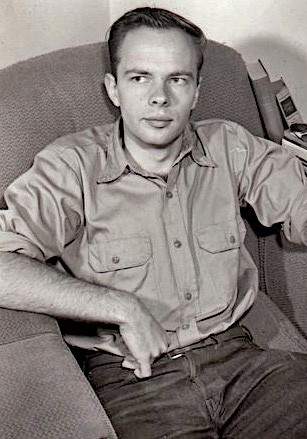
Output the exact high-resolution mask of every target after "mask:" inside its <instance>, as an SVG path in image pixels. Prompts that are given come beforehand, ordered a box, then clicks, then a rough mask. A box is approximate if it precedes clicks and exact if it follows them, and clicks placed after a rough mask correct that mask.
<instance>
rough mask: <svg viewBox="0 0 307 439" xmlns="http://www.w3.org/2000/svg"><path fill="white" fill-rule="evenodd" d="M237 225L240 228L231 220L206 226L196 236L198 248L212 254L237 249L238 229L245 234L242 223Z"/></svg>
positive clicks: (238, 245)
mask: <svg viewBox="0 0 307 439" xmlns="http://www.w3.org/2000/svg"><path fill="white" fill-rule="evenodd" d="M239 224H241V227H240V228H239V227H238V223H237V221H236V220H231V221H225V222H222V223H218V224H211V225H210V226H207V227H206V228H204V229H203V230H201V231H200V232H199V233H198V234H197V241H198V245H199V247H200V248H201V249H203V250H206V251H207V252H209V253H213V254H215V253H220V252H225V251H227V250H232V249H236V248H239V247H240V241H241V237H240V229H242V230H241V231H242V233H243V234H244V233H245V226H244V223H243V221H242V223H241V222H240V223H239Z"/></svg>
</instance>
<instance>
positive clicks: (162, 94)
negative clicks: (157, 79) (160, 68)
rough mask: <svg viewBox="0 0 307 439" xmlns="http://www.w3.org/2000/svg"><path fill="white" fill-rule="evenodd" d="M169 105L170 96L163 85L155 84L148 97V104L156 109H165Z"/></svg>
mask: <svg viewBox="0 0 307 439" xmlns="http://www.w3.org/2000/svg"><path fill="white" fill-rule="evenodd" d="M169 103H170V96H169V93H168V90H167V86H166V84H165V83H163V82H161V83H159V84H155V87H154V89H153V90H152V92H151V94H150V97H149V104H150V105H152V106H156V107H167V106H168V105H169Z"/></svg>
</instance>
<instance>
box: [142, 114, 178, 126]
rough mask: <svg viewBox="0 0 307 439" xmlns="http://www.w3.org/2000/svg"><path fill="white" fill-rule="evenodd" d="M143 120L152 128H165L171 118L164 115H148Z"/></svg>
mask: <svg viewBox="0 0 307 439" xmlns="http://www.w3.org/2000/svg"><path fill="white" fill-rule="evenodd" d="M144 120H145V122H146V123H147V124H148V125H150V126H151V127H153V128H165V127H167V126H168V125H169V124H170V123H171V122H172V120H173V119H170V118H166V117H149V118H145V119H144Z"/></svg>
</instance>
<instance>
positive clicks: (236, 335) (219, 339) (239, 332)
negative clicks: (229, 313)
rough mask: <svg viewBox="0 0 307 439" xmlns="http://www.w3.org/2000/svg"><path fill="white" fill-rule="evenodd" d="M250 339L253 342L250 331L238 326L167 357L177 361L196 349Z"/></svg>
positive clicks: (174, 351) (177, 350)
mask: <svg viewBox="0 0 307 439" xmlns="http://www.w3.org/2000/svg"><path fill="white" fill-rule="evenodd" d="M240 338H241V339H248V340H250V341H252V340H253V337H252V335H251V333H250V331H249V330H248V329H247V328H246V327H245V326H243V325H240V324H236V325H233V326H231V327H230V328H228V329H226V331H224V332H220V333H218V334H213V335H210V336H209V337H207V338H204V339H203V340H201V341H198V342H196V343H193V344H190V345H188V346H184V347H182V348H177V349H174V350H173V351H171V352H167V353H166V354H165V355H166V356H167V357H168V358H171V359H176V358H179V357H181V356H182V355H183V354H184V353H185V352H189V351H192V350H194V349H201V348H204V347H207V346H212V345H217V344H220V343H224V342H227V341H230V340H234V339H240Z"/></svg>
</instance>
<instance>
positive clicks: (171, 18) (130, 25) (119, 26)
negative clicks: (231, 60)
mask: <svg viewBox="0 0 307 439" xmlns="http://www.w3.org/2000/svg"><path fill="white" fill-rule="evenodd" d="M140 27H148V28H151V29H165V30H167V29H179V30H182V31H184V32H185V33H187V34H188V35H190V37H191V38H192V41H193V43H194V47H195V49H196V53H197V71H198V76H199V72H200V69H201V67H202V65H203V59H204V55H203V51H204V48H205V46H206V42H207V40H206V37H205V35H204V33H203V31H202V30H201V29H200V28H199V27H198V26H196V25H195V24H194V23H192V22H191V21H189V20H187V19H186V18H184V17H182V16H181V15H178V14H176V13H175V12H171V11H168V10H166V9H161V8H151V7H142V8H136V9H133V10H131V11H128V12H126V13H125V14H124V15H122V16H121V17H120V18H119V19H118V20H116V21H115V22H114V23H113V24H112V26H111V27H110V29H109V31H108V38H107V40H108V48H109V56H110V64H111V72H112V74H113V76H114V77H115V78H116V77H117V66H118V63H119V50H120V47H121V44H122V42H123V40H124V38H125V36H126V35H127V33H128V32H129V31H131V30H135V29H138V28H140Z"/></svg>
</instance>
